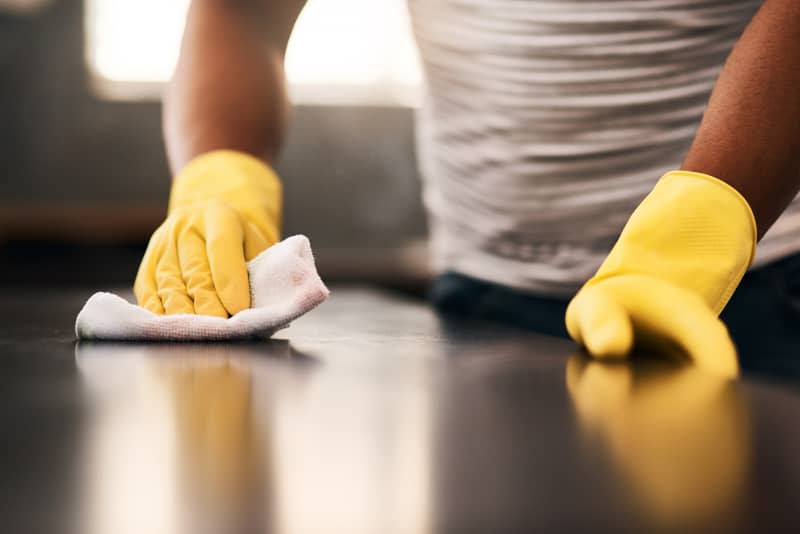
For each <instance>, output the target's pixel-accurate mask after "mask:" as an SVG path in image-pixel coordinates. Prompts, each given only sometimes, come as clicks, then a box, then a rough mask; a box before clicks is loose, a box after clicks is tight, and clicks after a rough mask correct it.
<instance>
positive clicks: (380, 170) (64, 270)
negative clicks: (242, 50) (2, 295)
mask: <svg viewBox="0 0 800 534" xmlns="http://www.w3.org/2000/svg"><path fill="white" fill-rule="evenodd" d="M187 7H188V0H168V1H165V0H0V285H4V286H9V285H20V284H22V285H28V284H45V285H81V286H83V285H86V286H92V287H96V288H98V289H101V288H105V287H116V286H127V285H130V284H131V283H132V281H133V277H134V275H135V272H136V268H137V266H138V261H139V259H140V257H141V254H142V253H143V252H144V247H145V245H146V243H147V240H148V238H149V236H150V234H151V233H152V231H153V230H154V229H155V228H156V227H157V226H158V224H159V223H160V222H161V221H162V220H163V218H164V215H165V212H166V205H167V198H168V192H169V184H170V178H169V173H168V169H167V163H166V155H165V152H164V147H163V143H162V137H161V109H160V95H161V92H162V90H163V86H164V83H165V81H166V80H167V79H168V78H169V76H170V74H171V72H172V69H173V67H174V64H175V61H176V59H177V54H178V46H179V43H180V37H181V32H182V28H183V22H184V20H183V19H184V15H185V12H186V9H187ZM286 63H287V64H286V69H287V75H288V78H289V82H290V94H291V96H292V100H293V102H294V103H295V111H294V116H293V119H292V124H291V127H290V132H289V138H288V143H287V145H286V147H285V149H284V152H283V155H282V158H281V160H280V162H279V164H278V172H279V174H280V175H281V176H282V178H283V180H284V187H285V195H286V198H285V218H284V234H285V235H292V234H294V233H304V234H306V235H308V236H309V237H310V238H311V240H312V243H313V245H314V249H315V253H316V256H317V261H318V264H319V267H320V271H321V273H322V274H323V276H324V277H326V278H327V279H328V280H329V281H343V280H365V281H372V282H378V283H384V284H390V285H394V286H399V287H404V288H409V289H414V288H419V287H422V285H424V282H425V280H426V279H427V276H428V274H427V261H426V252H425V245H424V242H425V234H426V229H425V219H424V213H423V210H422V206H421V201H420V191H419V189H420V183H419V177H418V174H417V167H416V162H415V160H414V139H413V113H414V106H415V105H416V103H417V101H418V99H419V94H420V83H421V75H420V68H419V63H418V60H417V52H416V49H415V46H414V43H413V39H412V36H411V32H410V27H409V23H408V16H407V13H406V8H405V2H404V0H383V1H382V2H374V1H372V0H337V1H336V2H330V1H328V0H309V1H308V4H307V6H306V8H305V10H304V12H303V13H302V14H301V16H300V19H299V21H298V23H297V26H296V28H295V32H294V34H293V35H292V38H291V40H290V43H289V48H288V51H287V58H286Z"/></svg>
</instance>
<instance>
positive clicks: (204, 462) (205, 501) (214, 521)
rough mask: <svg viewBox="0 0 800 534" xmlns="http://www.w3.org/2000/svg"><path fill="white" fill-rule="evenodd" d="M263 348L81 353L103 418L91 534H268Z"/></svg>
mask: <svg viewBox="0 0 800 534" xmlns="http://www.w3.org/2000/svg"><path fill="white" fill-rule="evenodd" d="M289 357H291V348H290V346H289V344H288V343H286V342H270V343H262V344H257V345H246V344H242V345H236V344H228V345H181V344H177V345H124V344H120V345H109V344H80V345H78V346H77V348H76V360H77V363H78V368H79V370H80V372H81V375H82V377H83V378H84V380H85V382H86V384H87V386H88V387H87V389H88V391H89V394H90V396H91V397H92V399H91V400H92V404H93V406H97V407H98V408H99V410H100V413H98V414H97V415H96V416H95V417H94V418H93V421H94V428H93V429H92V432H91V436H92V437H91V440H90V443H88V444H87V447H86V452H87V454H86V462H87V468H86V470H85V471H86V474H87V477H88V479H87V482H86V484H85V487H86V489H87V495H86V503H87V511H86V516H85V521H86V523H87V524H86V528H85V529H84V531H85V532H96V533H98V534H99V533H101V532H102V533H107V532H116V533H125V532H131V533H133V532H137V533H140V532H150V533H159V532H164V533H167V532H169V533H174V532H193V533H202V532H222V533H224V532H232V533H233V532H245V531H259V530H265V529H267V530H269V523H270V521H271V518H272V514H271V511H272V509H273V506H272V497H273V496H272V494H271V491H270V488H269V483H270V480H271V478H270V476H269V468H270V462H271V458H270V456H271V450H270V436H269V435H266V433H268V432H269V429H270V426H269V425H268V424H267V425H262V424H258V423H257V422H256V421H255V413H254V412H255V410H256V407H254V403H253V373H254V369H253V368H254V366H258V365H259V364H262V365H263V364H264V363H269V358H272V359H275V358H278V359H285V358H289Z"/></svg>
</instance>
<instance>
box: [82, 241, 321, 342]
mask: <svg viewBox="0 0 800 534" xmlns="http://www.w3.org/2000/svg"><path fill="white" fill-rule="evenodd" d="M247 270H248V272H249V275H250V296H251V306H252V308H250V309H247V310H243V311H241V312H239V313H237V314H236V315H234V316H233V317H231V318H229V319H223V318H221V317H212V316H206V315H192V314H180V315H156V314H154V313H152V312H150V311H148V310H145V309H144V308H142V307H140V306H135V305H133V304H131V303H129V302H128V301H126V300H125V299H123V298H121V297H119V296H117V295H114V294H112V293H103V292H101V293H95V294H94V295H92V297H91V298H89V300H88V301H87V302H86V304H85V305H84V306H83V309H82V310H81V311H80V313H78V317H77V319H76V321H75V333H76V334H77V336H78V338H79V339H98V340H100V339H107V340H130V341H136V340H154V341H155V340H160V341H200V340H221V339H243V338H268V337H270V336H272V335H273V334H274V333H275V332H277V331H278V330H281V329H283V328H286V327H287V326H289V323H290V322H291V321H293V320H294V319H296V318H298V317H300V316H301V315H303V314H304V313H306V312H307V311H309V310H311V309H312V308H314V307H316V306H317V305H318V304H320V303H321V302H322V301H324V300H325V299H326V298H327V297H328V294H329V291H328V288H327V287H325V284H324V283H323V282H322V280H321V279H320V277H319V275H318V274H317V269H316V267H315V265H314V256H313V255H312V253H311V244H310V243H309V241H308V238H307V237H305V236H302V235H296V236H293V237H289V238H287V239H285V240H283V241H281V242H280V243H277V244H275V245H273V246H271V247H270V248H268V249H267V250H265V251H264V252H262V253H261V254H259V255H258V256H256V257H255V258H254V259H253V260H251V261H250V262H248V264H247Z"/></svg>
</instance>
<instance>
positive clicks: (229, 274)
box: [205, 208, 250, 315]
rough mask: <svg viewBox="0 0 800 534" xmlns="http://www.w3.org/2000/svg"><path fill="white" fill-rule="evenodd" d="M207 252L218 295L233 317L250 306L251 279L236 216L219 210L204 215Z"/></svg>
mask: <svg viewBox="0 0 800 534" xmlns="http://www.w3.org/2000/svg"><path fill="white" fill-rule="evenodd" d="M205 217H206V229H207V231H206V253H207V255H208V263H209V267H210V270H211V277H212V280H213V283H214V287H215V288H216V290H217V295H218V296H219V300H220V301H221V302H222V305H223V306H224V307H225V310H226V311H227V312H228V314H230V315H236V314H237V313H239V312H240V311H242V310H245V309H247V308H249V307H250V279H249V277H248V274H247V265H246V263H245V257H244V230H243V228H242V223H241V221H240V220H239V218H238V216H237V215H236V214H235V213H233V212H231V211H226V210H223V209H220V208H212V209H209V210H208V211H207V212H206V214H205Z"/></svg>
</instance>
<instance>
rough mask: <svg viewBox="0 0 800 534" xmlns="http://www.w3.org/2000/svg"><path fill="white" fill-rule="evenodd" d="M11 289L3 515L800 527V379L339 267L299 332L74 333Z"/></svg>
mask: <svg viewBox="0 0 800 534" xmlns="http://www.w3.org/2000/svg"><path fill="white" fill-rule="evenodd" d="M89 294H90V292H88V291H64V290H57V291H44V290H37V291H28V290H22V289H20V290H10V291H6V292H5V293H4V295H3V296H0V318H2V322H1V323H0V398H1V399H2V403H0V425H2V427H1V428H2V434H0V436H1V437H0V444H1V445H0V472H2V477H0V503H1V504H0V510H2V514H3V523H4V529H3V530H4V531H6V532H15V533H16V532H20V533H27V532H48V533H52V534H55V533H60V532H74V533H81V534H108V533H113V534H125V533H128V532H130V533H137V534H140V533H151V534H155V533H171V532H186V533H192V534H195V533H205V532H208V533H216V532H232V533H233V532H236V533H238V532H284V533H305V532H314V533H316V532H334V533H349V534H353V533H356V534H357V533H362V532H363V533H372V532H375V533H393V532H398V533H401V532H411V533H425V532H459V533H460V532H492V533H501V532H502V533H505V532H523V531H525V532H527V531H537V532H548V531H552V532H576V531H590V530H591V531H593V532H602V531H614V532H619V531H630V532H661V531H663V532H671V531H682V532H686V531H692V530H694V531H703V532H708V531H733V532H738V531H741V532H756V531H757V532H778V531H794V532H797V531H800V515H798V513H797V507H796V505H797V503H798V495H800V458H798V454H799V453H798V451H800V426H798V422H800V388H798V387H797V385H793V384H786V385H776V384H774V383H773V384H767V383H763V382H760V381H757V380H755V379H752V378H749V377H745V378H744V379H743V380H741V381H737V382H727V383H726V382H720V381H717V380H716V379H714V378H712V377H709V376H707V375H705V374H703V373H702V372H700V371H697V370H694V369H691V368H686V367H677V366H675V365H672V364H667V363H664V362H659V361H647V360H640V361H637V362H636V363H635V364H634V365H631V364H617V365H603V364H599V363H596V362H589V361H586V360H585V359H583V358H582V357H580V355H578V354H572V352H573V350H574V347H573V345H572V344H571V343H570V342H567V341H564V340H559V339H553V338H547V337H543V336H538V335H535V334H531V333H526V332H522V331H519V330H513V329H506V328H504V327H500V326H497V325H491V324H485V323H484V324H480V323H453V322H443V321H441V320H440V319H439V318H437V317H436V316H435V315H434V314H433V313H432V312H431V311H430V310H429V309H428V308H427V307H426V306H425V305H424V303H422V302H417V301H413V300H406V299H404V298H401V297H397V296H394V295H391V294H387V293H381V292H376V291H373V290H369V289H364V288H334V291H333V296H332V298H331V299H330V300H329V301H328V302H327V303H325V304H323V305H322V306H321V307H320V308H319V309H317V310H315V311H314V312H312V313H311V314H309V315H307V316H306V317H303V318H301V319H300V320H298V321H297V322H296V323H295V324H294V325H293V326H292V327H291V328H290V329H288V330H286V331H283V332H281V333H279V334H278V336H277V337H279V338H281V339H279V340H273V341H270V342H263V343H231V344H206V345H198V344H173V345H159V344H99V343H93V344H75V342H74V334H73V331H72V327H73V321H74V318H75V315H76V313H77V312H78V310H79V308H80V306H81V305H82V304H83V302H84V301H85V299H86V298H87V297H88V296H89Z"/></svg>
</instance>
